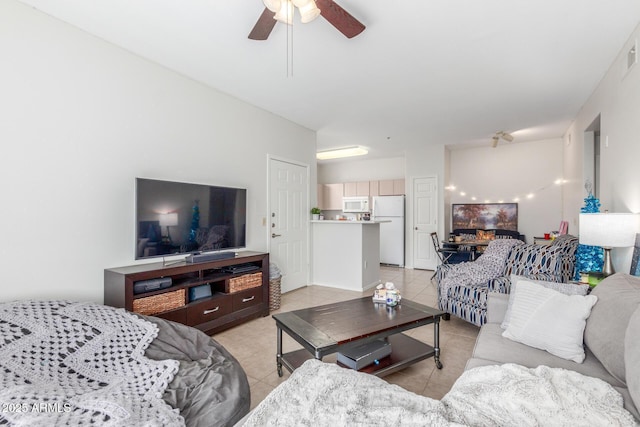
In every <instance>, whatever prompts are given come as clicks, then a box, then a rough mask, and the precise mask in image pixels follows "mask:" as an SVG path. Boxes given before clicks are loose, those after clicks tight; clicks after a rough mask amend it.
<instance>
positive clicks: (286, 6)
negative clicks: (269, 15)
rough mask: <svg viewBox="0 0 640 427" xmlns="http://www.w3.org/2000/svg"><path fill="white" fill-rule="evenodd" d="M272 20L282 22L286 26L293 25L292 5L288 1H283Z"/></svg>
mask: <svg viewBox="0 0 640 427" xmlns="http://www.w3.org/2000/svg"><path fill="white" fill-rule="evenodd" d="M273 19H275V20H277V21H280V22H284V23H285V24H287V25H293V3H291V2H290V1H288V0H287V1H283V2H282V3H281V5H280V9H278V11H277V12H276V14H275V16H274V17H273Z"/></svg>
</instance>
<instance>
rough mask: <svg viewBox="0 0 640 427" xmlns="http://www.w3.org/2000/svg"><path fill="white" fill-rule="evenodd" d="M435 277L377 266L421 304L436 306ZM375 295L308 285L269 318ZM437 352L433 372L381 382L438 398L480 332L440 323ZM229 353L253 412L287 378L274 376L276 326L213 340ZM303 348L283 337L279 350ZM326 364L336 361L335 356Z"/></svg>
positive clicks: (427, 368)
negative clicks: (245, 386)
mask: <svg viewBox="0 0 640 427" xmlns="http://www.w3.org/2000/svg"><path fill="white" fill-rule="evenodd" d="M432 274H433V272H432V271H428V270H405V269H403V268H397V267H381V268H380V280H381V281H382V282H393V283H394V284H395V285H396V287H397V288H398V289H400V292H401V294H402V297H403V298H408V299H410V300H413V301H416V302H419V303H421V304H425V305H429V306H432V307H435V306H436V287H435V284H434V283H432V282H431V281H430V277H431V275H432ZM372 294H373V290H370V291H367V292H364V293H361V292H354V291H344V290H340V289H333V288H327V287H323V286H308V287H306V288H301V289H297V290H295V291H292V292H288V293H286V294H283V295H282V302H281V307H280V309H279V310H277V311H274V312H272V314H275V313H280V312H286V311H291V310H297V309H300V308H306V307H311V306H315V305H321V304H329V303H332V302H338V301H343V300H347V299H353V298H358V297H360V296H364V295H372ZM440 325H441V327H440V348H441V355H440V360H441V361H442V363H443V365H444V368H443V369H442V370H439V369H436V367H435V364H434V362H433V359H427V360H423V361H421V362H418V363H416V364H414V365H412V366H410V367H408V368H406V369H404V370H402V371H399V372H396V373H393V374H391V375H388V376H386V377H383V378H384V380H386V381H388V382H389V383H392V384H397V385H399V386H401V387H403V388H405V389H407V390H410V391H412V392H414V393H417V394H420V395H423V396H427V397H431V398H434V399H440V398H441V397H442V396H443V395H444V394H445V393H447V392H448V391H449V389H450V388H451V386H452V385H453V383H454V382H455V380H456V379H457V378H458V377H459V376H460V374H461V373H462V371H463V370H464V366H465V364H466V362H467V359H469V357H470V356H471V352H472V350H473V346H474V343H475V340H476V336H477V335H478V331H479V328H478V327H476V326H474V325H471V324H469V323H467V322H464V321H462V320H460V319H458V318H456V317H451V320H450V321H441V322H440ZM407 334H408V335H411V336H413V337H414V338H416V339H419V340H422V341H424V342H426V343H428V344H430V345H433V326H431V325H427V326H423V327H420V328H416V329H413V330H411V331H409V332H408V333H407ZM214 338H215V339H216V340H217V341H218V342H220V343H221V344H222V345H224V346H225V347H226V348H227V349H228V350H229V351H230V352H231V354H233V355H234V356H235V357H236V358H237V359H238V361H239V362H240V364H241V365H242V367H243V368H244V370H245V372H246V373H247V376H248V378H249V385H250V386H251V408H252V409H253V408H254V407H255V406H256V405H257V404H258V403H260V402H261V401H262V399H264V397H265V396H266V395H267V394H268V393H269V392H270V391H271V390H273V389H274V388H275V387H276V386H277V385H278V384H280V383H281V382H282V381H284V380H286V379H287V378H288V377H289V371H287V369H286V368H283V371H284V376H283V377H282V378H279V377H278V373H277V372H276V326H275V321H274V320H273V319H272V318H271V316H267V317H262V318H259V319H255V320H252V321H250V322H247V323H245V324H243V325H240V326H237V327H235V328H232V329H229V330H227V331H224V332H222V333H219V334H217V335H215V336H214ZM298 348H301V347H300V345H299V344H298V343H296V342H295V341H293V340H292V339H291V338H289V336H288V335H287V334H286V333H285V334H283V350H284V351H285V352H288V351H291V350H295V349H298ZM324 360H325V361H327V362H329V361H335V356H333V357H326V358H325V359H324Z"/></svg>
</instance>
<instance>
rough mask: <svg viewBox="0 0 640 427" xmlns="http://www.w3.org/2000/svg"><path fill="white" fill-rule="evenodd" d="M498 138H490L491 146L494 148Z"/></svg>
mask: <svg viewBox="0 0 640 427" xmlns="http://www.w3.org/2000/svg"><path fill="white" fill-rule="evenodd" d="M498 139H499V138H498V137H497V136H494V137H492V138H491V147H493V148H496V147H497V146H498Z"/></svg>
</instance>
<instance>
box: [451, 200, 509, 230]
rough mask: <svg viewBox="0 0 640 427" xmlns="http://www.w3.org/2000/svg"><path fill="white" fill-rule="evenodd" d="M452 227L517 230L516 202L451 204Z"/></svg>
mask: <svg viewBox="0 0 640 427" xmlns="http://www.w3.org/2000/svg"><path fill="white" fill-rule="evenodd" d="M451 210H452V212H451V223H452V226H453V227H452V229H454V230H455V229H457V228H482V229H485V230H491V229H498V230H512V231H518V204H517V203H465V204H452V205H451Z"/></svg>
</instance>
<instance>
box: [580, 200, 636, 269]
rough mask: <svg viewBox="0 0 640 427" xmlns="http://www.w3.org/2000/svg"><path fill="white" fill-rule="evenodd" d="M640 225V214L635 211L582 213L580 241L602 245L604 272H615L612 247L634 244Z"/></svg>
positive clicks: (585, 243) (590, 244)
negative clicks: (634, 212)
mask: <svg viewBox="0 0 640 427" xmlns="http://www.w3.org/2000/svg"><path fill="white" fill-rule="evenodd" d="M639 227H640V215H638V214H633V213H608V212H605V213H581V214H580V243H581V244H583V245H589V246H602V249H604V265H603V266H602V273H603V274H604V275H605V276H610V275H611V274H613V273H615V271H614V269H613V264H612V262H611V248H624V247H628V246H633V245H634V243H635V236H636V233H637V232H638V230H639Z"/></svg>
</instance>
